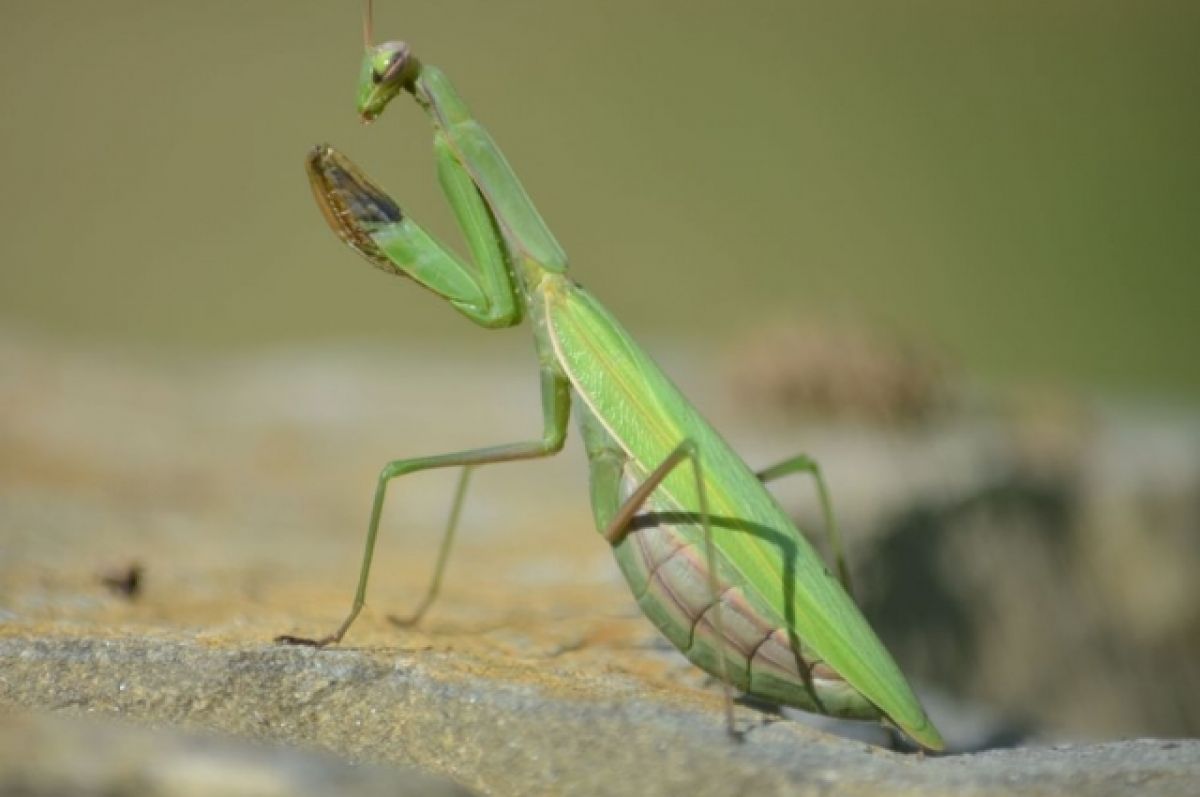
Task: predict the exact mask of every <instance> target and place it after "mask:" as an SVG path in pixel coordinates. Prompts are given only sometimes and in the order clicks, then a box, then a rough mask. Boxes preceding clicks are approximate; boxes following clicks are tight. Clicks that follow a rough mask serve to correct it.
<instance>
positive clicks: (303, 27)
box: [0, 0, 1200, 400]
mask: <svg viewBox="0 0 1200 797" xmlns="http://www.w3.org/2000/svg"><path fill="white" fill-rule="evenodd" d="M378 6H379V9H378V21H377V29H378V31H379V33H380V35H381V36H386V37H402V38H405V39H407V40H409V41H410V42H412V43H413V44H414V47H415V49H416V52H417V53H418V54H419V55H420V56H421V57H422V58H424V59H425V60H427V61H429V62H432V63H436V64H438V65H440V66H441V67H443V68H444V69H445V70H446V71H447V72H448V73H449V75H450V76H451V77H452V79H454V80H455V81H456V83H457V85H458V86H459V88H460V90H461V91H462V92H463V94H464V95H465V96H466V98H467V99H468V100H469V101H470V102H471V103H472V105H473V108H474V110H475V111H476V113H477V115H478V116H479V117H480V118H481V119H482V120H483V121H484V122H485V124H486V125H487V126H488V127H489V128H490V129H491V130H492V131H493V133H494V135H495V137H496V138H497V140H498V141H499V142H500V144H501V146H503V147H504V149H505V151H506V152H507V153H508V156H509V158H510V160H511V161H512V163H513V164H514V166H515V167H516V169H517V171H518V172H519V173H520V175H521V176H522V178H523V179H524V180H525V183H526V186H527V187H528V188H529V190H530V192H531V194H532V195H533V197H534V198H535V201H537V202H538V204H539V206H540V208H541V210H542V213H543V215H544V216H545V217H546V218H547V220H548V221H549V222H550V224H551V226H552V228H553V229H554V230H555V232H556V233H557V234H558V235H559V236H560V238H561V239H562V241H563V243H564V245H565V246H566V247H567V249H568V251H569V252H570V253H571V255H572V258H573V263H574V273H575V275H576V276H577V277H578V278H579V279H580V280H581V281H582V282H583V283H584V284H586V285H587V286H589V288H591V289H593V290H594V291H595V292H596V293H597V294H599V295H600V297H601V298H602V299H603V300H604V301H605V302H606V303H607V304H609V305H610V306H611V307H612V308H613V309H614V310H615V311H616V313H617V314H618V315H619V316H620V317H622V318H624V319H625V320H626V321H627V322H628V324H629V326H631V327H632V328H633V330H634V332H635V334H638V335H639V336H645V337H653V336H656V335H657V336H663V335H673V336H677V337H686V338H696V339H699V340H700V341H701V342H706V341H712V342H713V343H714V344H719V343H720V342H721V341H722V340H723V339H725V338H726V337H728V336H729V335H731V334H733V333H744V332H745V330H747V329H750V328H752V327H753V325H754V324H755V323H758V322H760V321H761V320H763V319H767V318H774V317H778V316H780V315H783V316H787V315H805V314H810V313H817V312H821V313H833V314H846V313H849V314H852V315H859V316H864V317H867V318H870V319H876V320H879V321H881V322H883V323H887V324H892V325H895V326H898V327H899V328H901V329H906V330H909V331H912V332H914V333H916V334H918V335H922V336H926V337H928V338H930V339H932V340H934V341H936V342H938V343H939V344H940V345H943V346H945V347H947V348H948V349H949V350H950V351H951V352H953V353H954V354H955V356H957V357H958V358H959V359H960V360H961V361H962V362H963V363H964V364H965V366H966V367H967V369H968V370H969V371H970V372H971V373H974V374H977V375H980V376H983V377H985V378H994V379H1009V378H1018V379H1022V380H1033V381H1063V382H1067V383H1074V384H1080V385H1085V386H1094V387H1099V388H1102V389H1107V390H1114V391H1118V392H1127V393H1128V392H1132V393H1150V394H1160V395H1168V396H1178V397H1183V398H1185V399H1187V400H1194V399H1196V398H1197V397H1200V357H1198V356H1197V346H1196V341H1197V340H1198V339H1200V312H1198V307H1200V256H1198V252H1200V93H1198V91H1197V87H1198V85H1200V83H1198V76H1200V46H1198V45H1197V42H1200V4H1197V3H1195V2H1176V3H1169V2H1016V3H1010V2H1004V3H990V4H984V3H977V2H965V3H964V2H961V1H960V0H953V1H952V0H944V1H936V2H902V3H899V2H887V1H885V0H878V1H877V2H857V3H854V2H851V3H820V4H818V3H807V2H791V3H787V2H778V3H766V2H738V3H732V2H731V3H711V2H671V3H666V2H658V3H656V2H595V3H581V2H541V3H521V2H511V3H510V2H494V1H489V2H483V1H478V2H469V1H465V2H460V1H455V2H446V0H437V1H436V2H433V1H431V2H423V3H417V2H399V1H398V0H397V2H389V0H380V1H379V2H378ZM358 14H359V11H358V6H357V4H356V3H354V2H322V3H318V2H300V1H299V0H291V1H290V2H221V1H210V2H203V3H194V2H193V3H183V2H164V1H163V0H159V1H158V2H140V3H135V2H104V3H100V2H78V1H74V2H68V1H67V0H56V2H50V3H33V2H16V1H15V0H9V1H8V2H5V3H3V4H0V98H2V100H3V102H2V104H0V119H2V121H0V174H2V175H3V190H2V191H0V326H3V327H6V328H10V329H16V330H20V331H21V332H22V333H25V332H27V331H32V332H34V333H37V334H46V335H50V336H54V337H64V338H67V339H68V340H71V341H76V340H77V341H81V342H82V341H87V342H95V341H102V342H109V341H115V342H118V343H124V342H128V343H130V344H133V345H146V344H150V345H155V346H167V347H184V348H187V347H201V348H211V347H214V346H215V347H241V346H248V345H261V344H277V343H296V344H303V345H320V344H321V343H323V342H327V341H330V340H334V339H364V338H369V339H374V340H378V341H386V340H389V339H399V338H405V339H409V340H411V339H412V338H413V337H415V336H421V337H426V338H427V339H428V340H429V341H430V345H435V344H438V343H441V342H443V341H444V342H445V344H446V345H462V346H467V345H473V342H474V341H475V338H473V337H472V335H478V334H479V333H478V332H476V330H474V329H473V328H472V327H470V326H469V325H468V324H466V323H465V322H464V321H462V320H461V319H460V318H459V317H458V316H457V315H456V314H454V313H452V312H451V311H449V310H448V308H446V307H444V306H442V305H441V304H440V303H439V302H438V301H437V300H436V299H434V298H433V297H432V296H430V295H428V294H425V293H423V292H421V291H418V290H417V289H415V288H414V287H413V286H412V285H406V284H404V283H403V282H401V281H399V280H391V281H388V279H387V278H386V277H385V276H383V275H380V274H378V273H376V272H374V271H372V270H371V269H369V268H367V267H365V266H364V265H361V264H360V263H359V262H357V261H356V260H355V259H354V258H353V257H352V256H351V255H350V254H349V253H348V252H347V251H345V250H344V249H343V248H341V247H340V245H338V244H337V242H336V241H335V240H334V239H333V237H332V236H331V235H330V234H329V233H328V231H327V230H326V229H325V228H324V224H323V223H322V221H321V219H320V217H319V215H318V213H317V212H316V210H315V209H314V208H313V207H312V203H311V199H310V197H309V194H308V187H307V184H306V181H305V179H304V175H303V172H302V169H301V162H302V156H303V153H304V152H305V150H306V148H307V147H308V146H309V145H310V144H312V143H315V142H318V141H322V140H329V141H333V142H336V143H337V144H338V145H340V146H341V147H343V148H344V149H345V150H346V151H347V152H349V153H350V154H352V155H353V156H354V157H355V158H356V159H358V160H360V161H361V162H362V163H363V164H364V166H365V167H366V168H368V170H369V171H371V172H372V173H373V174H375V175H377V176H378V177H379V179H380V180H381V181H382V182H383V183H384V184H385V185H386V186H388V187H389V188H390V189H391V190H392V191H393V192H394V193H396V194H397V195H398V196H399V197H400V198H401V199H402V200H403V201H404V203H405V205H406V207H408V208H409V209H410V210H411V211H412V212H413V213H414V214H416V215H419V216H420V217H421V218H422V219H425V220H427V221H430V222H431V223H432V226H433V227H434V228H435V229H437V230H439V231H441V232H443V233H445V234H449V233H450V232H451V230H452V228H451V225H450V223H449V219H448V214H447V213H446V211H445V209H444V208H443V206H442V204H441V202H440V198H439V197H438V195H437V193H436V188H435V182H434V179H433V174H432V166H431V158H430V142H429V133H428V128H427V126H426V124H425V122H424V120H423V119H422V118H421V116H420V114H419V112H417V111H416V110H415V109H414V108H412V107H408V106H403V107H397V108H395V109H394V110H393V111H392V112H391V113H389V114H388V115H386V116H385V117H384V118H383V119H382V120H381V122H380V123H378V124H376V125H375V126H374V127H372V128H363V127H361V126H360V125H359V124H358V123H357V121H356V119H355V116H354V113H353V96H354V81H355V77H356V70H357V62H358V58H359V54H360V40H359V21H358ZM512 340H513V341H514V343H513V345H517V343H516V341H517V340H518V339H517V338H512Z"/></svg>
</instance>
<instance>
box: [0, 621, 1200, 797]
mask: <svg viewBox="0 0 1200 797" xmlns="http://www.w3.org/2000/svg"><path fill="white" fill-rule="evenodd" d="M444 663H447V662H446V660H445V658H444V657H442V656H439V655H437V654H430V655H427V656H425V655H419V654H417V655H414V654H403V655H399V654H396V653H388V652H381V651H362V650H348V649H339V650H323V651H314V650H308V649H297V648H286V647H278V646H272V645H241V646H222V645H214V644H202V643H198V642H195V641H188V640H181V639H144V638H142V639H128V638H121V639H108V640H103V639H95V638H82V637H71V636H62V637H49V638H46V637H42V638H35V637H31V636H22V635H21V634H20V633H14V632H13V630H12V629H10V630H9V632H8V635H7V636H5V637H0V708H8V709H11V708H14V707H23V708H31V709H38V710H51V711H55V712H59V713H66V714H89V715H110V716H121V717H125V718H128V719H131V720H134V721H136V722H138V723H141V724H149V725H153V726H158V727H162V726H182V727H185V728H193V729H208V730H214V731H219V732H222V733H227V734H232V735H234V736H237V737H243V738H246V739H252V740H258V741H272V742H281V743H285V744H291V745H299V746H302V747H310V748H318V749H324V750H327V751H332V752H334V753H336V754H338V755H340V756H343V757H345V758H348V759H350V760H353V761H370V762H389V763H394V764H400V765H403V766H406V767H415V768H417V769H420V770H422V771H425V772H429V773H434V774H438V775H442V776H445V777H449V778H451V779H452V780H454V781H456V782H458V783H461V784H465V785H467V786H469V787H472V788H475V789H479V790H480V791H483V792H485V793H490V794H527V793H547V792H552V793H560V792H561V793H571V794H625V793H629V792H630V790H635V791H636V792H638V793H641V794H681V793H686V794H689V795H693V797H694V796H696V795H706V794H740V793H754V794H756V795H757V794H761V795H772V794H821V795H869V794H889V795H907V794H913V795H916V794H921V795H939V794H955V795H983V794H987V795H997V794H1019V795H1040V794H1063V793H1069V794H1073V795H1117V794H1128V793H1131V792H1133V791H1135V790H1136V793H1138V794H1141V795H1176V794H1178V795H1194V794H1196V793H1200V741H1195V740H1190V741H1159V740H1137V741H1126V742H1112V743H1106V744H1095V745H1079V746H1059V747H1052V748H1021V749H1010V750H996V751H990V752H986V753H979V754H972V755H961V756H949V757H924V758H922V757H918V756H905V755H898V754H894V753H889V752H885V751H882V750H879V749H877V748H873V747H869V746H867V745H864V744H862V743H859V742H851V741H847V740H844V739H839V738H836V737H832V736H827V735H825V734H822V733H820V732H818V731H814V730H812V729H809V728H805V727H802V726H799V725H797V724H795V723H789V722H783V721H771V720H765V719H764V718H763V717H762V716H761V715H757V714H753V713H751V712H748V711H746V712H742V713H741V714H740V719H741V721H742V722H743V723H747V724H749V727H750V731H749V733H748V734H747V738H746V740H745V741H744V742H743V743H741V744H735V743H733V742H731V741H730V740H729V739H728V737H727V736H726V735H725V733H724V729H723V726H722V722H721V718H720V716H719V715H718V714H716V713H715V712H705V711H700V710H698V709H697V708H696V707H695V706H689V705H682V704H673V703H670V702H664V701H662V700H647V699H645V698H637V699H635V697H634V695H633V694H632V691H631V690H630V689H629V688H628V687H627V686H622V683H621V682H620V681H619V680H617V679H614V680H613V683H611V684H609V683H607V682H606V681H605V680H604V679H603V678H601V679H598V680H597V681H596V682H594V683H589V684H587V685H586V688H581V689H580V690H579V692H578V693H572V694H569V695H560V694H556V693H554V692H553V690H547V689H541V688H537V687H532V686H526V685H520V684H511V683H504V682H498V681H495V680H492V679H485V678H480V677H476V676H472V675H470V674H469V673H464V672H463V671H462V669H461V668H451V669H452V670H453V672H452V673H450V674H447V673H446V672H444V671H441V672H439V665H440V664H444ZM614 693H615V696H614Z"/></svg>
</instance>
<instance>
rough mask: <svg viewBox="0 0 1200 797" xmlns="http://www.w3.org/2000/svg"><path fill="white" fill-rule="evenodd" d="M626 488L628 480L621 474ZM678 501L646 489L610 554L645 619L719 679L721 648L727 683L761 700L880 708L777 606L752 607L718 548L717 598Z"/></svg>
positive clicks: (820, 707) (699, 540)
mask: <svg viewBox="0 0 1200 797" xmlns="http://www.w3.org/2000/svg"><path fill="white" fill-rule="evenodd" d="M622 486H623V490H622V492H623V493H625V494H626V495H628V494H629V493H632V491H633V488H634V486H635V485H634V484H633V481H632V479H629V478H626V479H624V480H622ZM680 515H681V513H680V511H679V510H678V508H674V507H670V506H663V505H662V501H661V499H658V498H656V497H655V496H652V497H651V499H650V502H648V506H647V509H646V511H644V512H642V513H640V514H639V515H637V516H636V517H635V518H634V520H633V522H632V523H631V531H630V532H629V534H628V535H627V536H626V537H625V538H624V539H623V540H622V541H621V542H620V543H619V544H618V545H617V546H616V548H615V549H614V553H615V555H616V557H617V562H618V564H619V565H620V567H621V571H622V572H623V573H624V575H625V578H626V580H627V581H628V582H629V585H630V587H631V588H632V590H633V594H634V597H635V598H636V599H637V602H638V605H639V606H640V607H641V609H642V611H643V612H644V613H645V614H646V616H647V617H649V618H650V620H651V622H653V623H654V625H655V626H657V627H658V629H659V630H660V631H662V633H663V634H664V635H665V636H666V637H667V638H668V639H669V640H670V641H671V642H672V644H674V645H675V646H676V647H677V648H679V649H680V650H681V651H683V653H684V655H686V656H687V657H688V659H690V660H691V661H692V662H693V663H694V664H696V665H697V666H699V667H700V668H701V669H703V670H705V671H706V672H708V673H710V674H711V675H713V676H715V677H717V678H721V677H722V667H721V663H720V658H719V656H720V655H722V654H723V655H724V656H725V657H726V660H727V662H728V675H729V679H730V681H731V682H732V684H733V686H735V687H736V688H738V689H741V690H742V691H744V692H746V693H748V694H751V695H754V696H756V697H759V698H762V699H764V700H767V701H771V702H776V703H780V704H782V705H788V706H794V707H796V708H801V709H805V710H808V711H815V712H818V713H821V714H832V715H834V716H842V717H853V718H863V719H868V718H877V717H879V710H878V709H876V708H875V706H874V705H872V704H871V703H870V701H868V700H867V699H866V698H865V697H863V696H862V695H861V694H860V693H859V692H858V691H857V690H856V689H854V688H853V687H852V686H850V685H849V684H848V683H847V682H846V681H845V680H844V679H843V678H842V677H841V676H840V675H838V673H837V672H836V671H834V670H833V669H832V668H831V667H829V666H828V665H827V664H825V663H824V662H823V661H821V660H820V659H818V658H817V657H816V656H815V654H813V652H812V651H811V650H809V649H808V648H807V647H806V646H805V645H804V644H803V640H801V639H799V638H798V637H796V636H795V633H794V632H789V630H788V627H787V624H786V620H785V618H784V617H783V616H782V612H770V611H767V610H764V609H763V608H761V607H756V606H754V605H753V604H752V603H751V601H750V600H749V599H748V598H747V596H746V591H745V590H744V589H743V588H742V586H741V585H739V584H738V583H736V581H737V578H738V576H737V573H736V571H734V570H732V568H730V567H728V566H727V565H726V564H724V563H722V562H721V561H720V553H719V552H718V553H717V557H718V562H717V576H718V577H717V594H718V595H719V601H720V605H721V627H722V630H723V631H724V634H723V636H718V634H717V630H716V618H715V615H716V610H715V607H716V601H715V600H714V598H713V588H712V585H711V583H710V580H709V563H708V558H707V556H706V554H705V545H704V537H703V529H702V528H701V527H700V525H699V524H698V523H693V522H691V518H690V517H687V518H682V517H680Z"/></svg>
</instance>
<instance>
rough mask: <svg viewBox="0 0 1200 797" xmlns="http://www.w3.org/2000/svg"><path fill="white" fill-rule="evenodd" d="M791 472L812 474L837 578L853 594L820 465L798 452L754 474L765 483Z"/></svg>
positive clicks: (839, 534)
mask: <svg viewBox="0 0 1200 797" xmlns="http://www.w3.org/2000/svg"><path fill="white" fill-rule="evenodd" d="M793 473H807V474H808V475H810V476H812V478H813V481H814V482H815V483H816V487H817V500H818V501H820V502H821V516H822V519H823V520H824V523H825V539H826V540H828V541H829V552H830V554H831V555H832V556H833V559H834V561H835V562H836V563H837V571H838V578H840V579H841V581H842V586H843V587H845V588H846V592H848V593H849V594H850V596H851V597H853V596H854V586H853V584H851V582H850V568H849V567H848V566H847V565H846V555H845V553H844V551H843V549H842V535H841V533H840V532H839V531H838V525H837V519H836V518H835V517H834V515H833V501H831V500H830V498H829V485H827V484H826V483H825V476H824V475H823V474H822V473H821V466H820V465H819V464H818V463H817V461H816V460H815V459H813V458H812V457H810V456H808V455H807V454H798V455H796V456H794V457H788V458H787V459H785V460H783V461H782V462H777V463H776V464H774V465H772V466H771V467H769V468H763V469H762V470H760V471H759V472H758V473H756V474H755V475H756V476H758V480H759V481H761V482H762V483H764V484H766V483H767V482H769V481H774V480H775V479H779V478H782V477H784V476H790V475H792V474H793Z"/></svg>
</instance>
